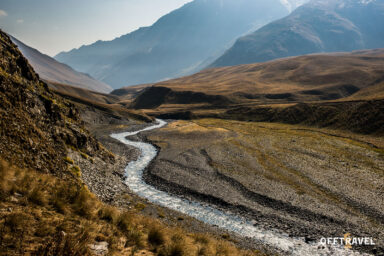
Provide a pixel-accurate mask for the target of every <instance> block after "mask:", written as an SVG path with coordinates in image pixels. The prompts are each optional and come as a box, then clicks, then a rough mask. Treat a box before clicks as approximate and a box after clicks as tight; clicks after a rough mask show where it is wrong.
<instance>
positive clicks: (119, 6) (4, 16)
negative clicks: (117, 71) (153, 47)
mask: <svg viewBox="0 0 384 256" xmlns="http://www.w3.org/2000/svg"><path fill="white" fill-rule="evenodd" d="M190 1H191V0H0V27H1V29H3V30H5V31H6V32H8V33H10V34H11V35H13V36H15V37H16V38H18V39H19V40H21V41H23V42H24V43H26V44H27V45H29V46H32V47H34V48H36V49H38V50H39V51H41V52H43V53H46V54H48V55H51V56H53V55H55V54H57V53H59V52H60V51H68V50H70V49H72V48H77V47H79V46H81V45H83V44H90V43H93V42H95V41H97V40H100V39H101V40H111V39H113V38H115V37H118V36H121V35H123V34H126V33H128V32H131V31H133V30H135V29H137V28H139V27H142V26H148V25H151V24H153V23H154V22H155V21H156V20H157V19H158V18H160V17H161V16H163V15H164V14H167V13H169V12H170V11H172V10H174V9H176V8H179V7H181V6H182V5H183V4H185V3H187V2H190Z"/></svg>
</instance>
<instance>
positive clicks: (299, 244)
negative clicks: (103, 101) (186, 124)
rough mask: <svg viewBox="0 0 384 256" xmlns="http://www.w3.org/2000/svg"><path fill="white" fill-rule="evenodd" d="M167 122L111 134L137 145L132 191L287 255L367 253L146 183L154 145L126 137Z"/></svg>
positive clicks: (129, 181)
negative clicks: (257, 222) (268, 226)
mask: <svg viewBox="0 0 384 256" xmlns="http://www.w3.org/2000/svg"><path fill="white" fill-rule="evenodd" d="M166 124H167V123H166V122H165V121H163V120H160V119H156V124H154V125H152V126H149V127H147V128H144V129H141V130H138V131H134V132H123V133H116V134H111V137H112V138H114V139H117V140H119V141H120V142H121V143H123V144H125V145H128V146H132V147H135V148H138V149H140V151H141V154H140V156H139V158H138V159H137V160H136V161H132V162H130V163H129V164H128V165H127V167H126V168H125V175H126V176H125V177H126V179H125V183H126V185H127V186H128V187H129V189H130V190H131V191H132V192H134V193H135V194H137V195H139V196H140V197H142V198H145V199H147V200H148V201H150V202H151V203H154V204H157V205H160V206H163V207H166V208H169V209H172V210H175V211H178V212H180V213H183V214H186V215H189V216H191V217H193V218H196V219H198V220H200V221H202V222H204V223H207V224H210V225H215V226H217V227H219V228H222V229H225V230H227V231H231V232H234V233H236V234H238V235H240V236H243V237H248V238H252V239H254V240H255V242H258V243H261V244H266V245H268V246H271V247H273V248H277V249H279V250H282V251H283V252H284V253H286V254H287V255H297V256H303V255H313V256H315V255H336V256H338V255H340V256H343V255H368V254H362V253H359V252H356V251H351V250H346V249H344V248H343V247H341V246H323V245H321V244H320V242H317V243H316V242H315V243H306V242H305V241H304V239H301V238H293V237H289V236H288V235H286V234H283V233H281V232H278V231H271V230H264V229H261V228H259V227H257V226H254V225H253V223H252V221H251V220H247V219H245V218H243V217H241V216H237V215H235V214H232V213H230V212H224V211H222V210H219V209H217V208H215V207H214V206H211V205H207V204H203V203H200V202H194V201H189V200H186V199H182V198H179V197H177V196H174V195H170V194H168V193H166V192H163V191H160V190H158V189H156V188H155V187H153V186H151V185H149V184H146V183H145V182H144V179H143V172H144V171H145V168H146V167H147V166H148V165H149V164H150V163H151V161H152V160H153V159H154V158H155V157H156V156H157V149H156V148H155V147H154V146H153V145H151V144H149V143H144V142H136V141H131V140H129V139H128V137H129V136H133V135H136V134H138V133H141V132H144V131H150V130H153V129H158V128H161V127H164V126H165V125H166Z"/></svg>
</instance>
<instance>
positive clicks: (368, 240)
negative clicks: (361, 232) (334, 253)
mask: <svg viewBox="0 0 384 256" xmlns="http://www.w3.org/2000/svg"><path fill="white" fill-rule="evenodd" d="M320 243H321V244H322V245H324V246H325V245H344V248H345V249H352V247H353V246H354V245H365V246H366V245H368V246H369V245H376V244H375V242H374V241H373V238H372V237H352V236H351V234H350V233H347V234H345V235H344V237H322V238H321V239H320Z"/></svg>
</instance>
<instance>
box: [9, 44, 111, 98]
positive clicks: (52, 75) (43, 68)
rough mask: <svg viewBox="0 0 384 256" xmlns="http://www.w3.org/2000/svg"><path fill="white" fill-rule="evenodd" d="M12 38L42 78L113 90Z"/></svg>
mask: <svg viewBox="0 0 384 256" xmlns="http://www.w3.org/2000/svg"><path fill="white" fill-rule="evenodd" d="M11 39H12V41H13V42H14V43H15V44H16V45H17V47H18V48H19V50H20V51H21V52H22V54H23V55H24V56H25V57H26V58H27V59H28V61H29V63H30V64H31V66H32V67H33V68H34V70H35V71H36V72H37V73H38V74H39V76H40V77H41V78H42V79H44V80H47V81H50V82H55V83H63V84H68V85H72V86H76V87H79V88H83V89H89V90H92V91H98V92H104V93H108V92H110V91H111V90H112V88H111V87H110V86H109V85H107V84H105V83H103V82H100V81H97V80H95V79H94V78H92V77H91V76H89V75H87V74H84V73H80V72H77V71H76V70H74V69H72V68H71V67H69V66H68V65H65V64H63V63H60V62H58V61H56V60H55V59H54V58H51V57H49V56H48V55H45V54H43V53H41V52H39V51H38V50H36V49H34V48H31V47H29V46H28V45H26V44H24V43H22V42H21V41H19V40H17V39H16V38H14V37H11Z"/></svg>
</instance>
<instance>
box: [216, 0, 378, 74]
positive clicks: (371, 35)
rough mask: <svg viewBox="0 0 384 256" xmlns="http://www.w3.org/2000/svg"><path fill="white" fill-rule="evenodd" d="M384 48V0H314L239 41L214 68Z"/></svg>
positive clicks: (217, 61)
mask: <svg viewBox="0 0 384 256" xmlns="http://www.w3.org/2000/svg"><path fill="white" fill-rule="evenodd" d="M382 47H384V1H382V0H374V1H355V0H314V1H311V2H309V3H307V4H305V5H303V6H301V7H299V8H298V9H296V10H295V11H294V12H293V13H291V14H290V15H289V16H287V17H286V18H283V19H281V20H278V21H275V22H272V23H270V24H268V25H266V26H264V27H262V28H260V29H259V30H257V31H255V32H254V33H251V34H249V35H247V36H244V37H242V38H240V39H238V40H237V42H236V43H235V44H234V46H233V47H232V48H230V49H229V50H228V51H227V52H226V53H225V54H224V55H223V56H221V57H220V58H219V59H217V60H216V61H215V62H214V63H213V64H212V65H211V66H213V67H218V66H232V65H238V64H247V63H254V62H264V61H268V60H272V59H276V58H282V57H288V56H298V55H303V54H309V53H319V52H338V51H352V50H357V49H374V48H382Z"/></svg>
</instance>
